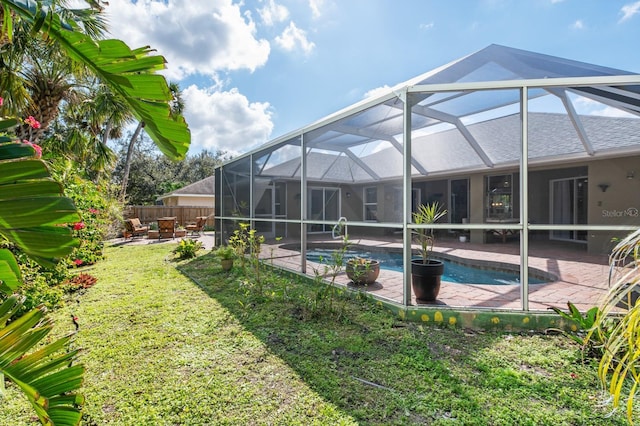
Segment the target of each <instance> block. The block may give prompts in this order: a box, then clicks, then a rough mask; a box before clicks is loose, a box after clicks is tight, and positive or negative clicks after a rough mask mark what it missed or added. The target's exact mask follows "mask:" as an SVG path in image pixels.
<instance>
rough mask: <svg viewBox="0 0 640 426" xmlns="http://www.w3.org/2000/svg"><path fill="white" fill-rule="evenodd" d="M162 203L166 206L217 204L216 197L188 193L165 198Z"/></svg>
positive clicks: (212, 205)
mask: <svg viewBox="0 0 640 426" xmlns="http://www.w3.org/2000/svg"><path fill="white" fill-rule="evenodd" d="M162 204H164V205H165V206H197V207H211V208H213V207H214V205H215V197H214V196H211V197H190V196H186V195H177V196H172V197H167V198H163V199H162Z"/></svg>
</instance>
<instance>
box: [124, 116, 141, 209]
mask: <svg viewBox="0 0 640 426" xmlns="http://www.w3.org/2000/svg"><path fill="white" fill-rule="evenodd" d="M143 127H144V121H140V122H138V127H136V131H135V132H133V136H131V140H130V141H129V148H127V159H126V160H125V163H124V172H123V173H122V188H121V189H120V199H121V200H122V201H123V202H124V199H125V197H126V196H127V183H128V182H129V170H130V169H131V159H132V158H133V150H134V148H135V144H136V141H137V140H138V136H140V132H141V131H142V128H143Z"/></svg>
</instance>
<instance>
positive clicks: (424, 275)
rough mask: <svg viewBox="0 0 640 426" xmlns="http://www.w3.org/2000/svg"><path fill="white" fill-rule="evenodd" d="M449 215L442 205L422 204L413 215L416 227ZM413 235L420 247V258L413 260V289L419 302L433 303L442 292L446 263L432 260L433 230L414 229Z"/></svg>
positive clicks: (435, 203)
mask: <svg viewBox="0 0 640 426" xmlns="http://www.w3.org/2000/svg"><path fill="white" fill-rule="evenodd" d="M446 214H447V210H445V209H443V208H442V206H441V205H440V203H438V202H437V201H434V202H433V203H428V204H421V205H420V206H418V210H417V211H416V212H414V213H413V214H412V216H413V223H415V224H416V225H429V224H433V223H436V222H437V221H438V220H439V219H440V218H442V217H443V216H445V215H446ZM413 235H414V237H415V239H416V241H417V242H418V244H419V245H420V257H419V258H414V259H412V260H411V287H412V289H413V294H414V295H415V296H416V300H417V301H418V302H433V301H435V300H436V297H438V292H439V291H440V280H441V278H442V274H443V273H444V263H442V261H440V260H437V259H432V258H431V253H432V252H433V245H434V242H435V237H434V234H433V229H432V228H417V229H414V231H413Z"/></svg>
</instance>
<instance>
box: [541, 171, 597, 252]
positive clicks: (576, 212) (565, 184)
mask: <svg viewBox="0 0 640 426" xmlns="http://www.w3.org/2000/svg"><path fill="white" fill-rule="evenodd" d="M587 188H588V181H587V178H586V177H576V178H569V179H558V180H552V181H551V203H550V204H551V223H552V224H554V225H586V224H587V202H588V199H587V197H588V191H587ZM551 239H552V240H565V241H584V242H586V241H587V231H580V230H553V231H551Z"/></svg>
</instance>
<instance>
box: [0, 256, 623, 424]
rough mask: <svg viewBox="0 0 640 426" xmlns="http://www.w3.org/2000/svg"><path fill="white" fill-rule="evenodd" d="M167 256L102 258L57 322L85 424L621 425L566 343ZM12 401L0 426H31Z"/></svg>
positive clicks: (592, 371)
mask: <svg viewBox="0 0 640 426" xmlns="http://www.w3.org/2000/svg"><path fill="white" fill-rule="evenodd" d="M173 248H175V245H171V244H157V245H148V246H123V247H110V248H108V249H107V250H106V255H107V260H106V261H104V262H101V263H99V264H97V265H96V266H95V267H94V268H93V269H92V270H91V274H92V275H94V276H96V277H97V278H98V283H97V284H96V285H95V286H93V287H91V288H90V289H88V290H87V291H86V292H85V293H84V294H83V295H82V296H80V297H78V298H77V302H76V301H73V302H72V303H70V304H68V306H66V307H65V308H64V309H62V310H60V311H57V312H55V313H54V314H53V315H54V317H55V318H56V321H57V327H56V332H57V333H64V332H67V331H70V330H71V328H72V324H71V320H70V316H71V314H75V315H76V316H77V317H78V320H79V323H80V331H79V333H78V336H77V339H76V340H75V342H74V345H76V346H79V347H82V348H83V349H84V350H83V352H82V353H81V356H80V362H82V363H83V364H84V365H85V366H86V368H87V374H86V379H85V383H84V387H83V389H82V392H83V393H84V394H85V396H86V398H87V405H86V407H85V411H84V412H85V415H84V421H83V424H86V425H109V424H113V425H142V424H154V425H155V424H158V425H209V424H229V425H236V424H286V425H289V424H291V425H310V424H318V425H351V424H371V425H378V424H379V425H383V424H384V425H412V424H433V425H447V424H465V425H467V424H471V425H501V424H504V425H511V424H519V425H580V424H589V425H605V424H606V425H611V424H625V422H624V419H623V418H622V416H620V415H618V414H614V415H613V416H612V417H607V415H608V412H607V411H606V410H605V409H602V408H599V406H598V401H599V394H598V392H597V389H598V381H597V377H596V367H595V365H594V364H589V363H587V364H585V363H583V362H582V359H581V354H580V350H579V347H578V346H577V345H576V344H574V343H573V342H572V341H570V340H569V339H567V338H565V337H562V336H546V335H540V334H534V335H521V334H499V333H477V332H471V331H466V330H463V329H458V328H446V327H436V326H432V325H430V326H425V325H421V324H416V323H410V322H402V321H400V320H399V319H397V318H395V317H394V316H392V315H391V314H389V313H388V312H386V311H384V310H382V309H381V308H378V307H376V306H375V304H373V303H371V302H370V301H369V300H368V299H367V298H366V297H363V296H361V295H346V294H338V293H340V291H339V290H335V289H333V290H331V289H327V288H326V287H321V286H317V285H315V284H309V283H308V282H296V280H295V279H291V278H287V277H285V276H279V275H277V274H273V273H264V272H263V273H262V274H261V279H260V282H258V283H257V282H255V280H250V279H247V278H246V277H245V276H244V275H243V274H242V273H241V271H240V269H239V268H235V269H234V270H232V271H231V272H230V273H224V272H222V269H221V267H220V263H219V260H217V259H215V258H214V257H213V256H212V255H211V254H205V255H201V256H199V257H197V258H196V259H193V260H190V261H181V262H176V261H174V260H173V257H174V256H173V255H172V254H171V250H172V249H173ZM177 267H179V268H180V269H181V270H182V271H183V273H181V272H179V271H178V269H177ZM189 277H191V278H193V280H195V283H194V281H192V280H191V279H190V278H189ZM196 283H197V284H196ZM332 292H333V293H332ZM8 393H9V399H8V400H7V401H5V402H8V404H5V405H4V406H3V411H2V412H1V413H0V424H14V425H21V424H35V423H34V422H33V416H32V415H31V412H30V410H29V407H28V406H27V404H26V402H25V401H22V400H18V399H16V395H17V394H16V392H15V389H14V388H12V387H11V386H10V387H9V388H8Z"/></svg>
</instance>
